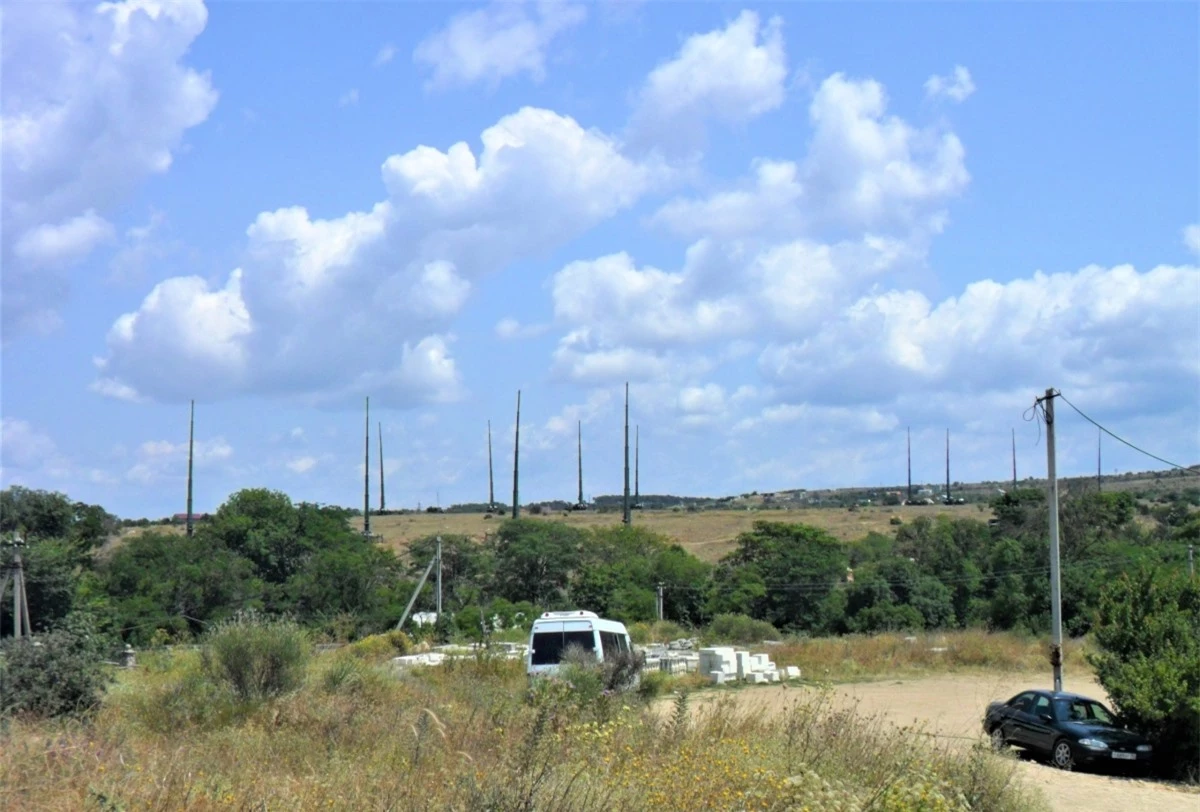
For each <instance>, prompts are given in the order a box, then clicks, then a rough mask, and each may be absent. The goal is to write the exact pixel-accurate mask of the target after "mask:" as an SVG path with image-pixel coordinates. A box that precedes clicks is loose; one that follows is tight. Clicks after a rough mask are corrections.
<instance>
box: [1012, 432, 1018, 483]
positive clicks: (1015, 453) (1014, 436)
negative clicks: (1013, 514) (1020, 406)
mask: <svg viewBox="0 0 1200 812" xmlns="http://www.w3.org/2000/svg"><path fill="white" fill-rule="evenodd" d="M1012 448H1013V490H1014V491H1015V490H1016V489H1017V430H1016V429H1013V430H1012Z"/></svg>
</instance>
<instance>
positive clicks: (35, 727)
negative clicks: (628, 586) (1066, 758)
mask: <svg viewBox="0 0 1200 812" xmlns="http://www.w3.org/2000/svg"><path fill="white" fill-rule="evenodd" d="M303 637H304V634H303V632H301V631H300V630H299V629H298V627H296V626H294V625H293V624H288V623H279V622H267V623H263V622H260V621H255V620H253V619H245V618H243V619H239V620H238V621H236V622H232V623H230V624H227V625H223V626H221V627H219V628H218V629H216V630H214V631H213V632H211V633H210V634H209V635H207V636H205V637H204V638H202V639H201V643H202V646H201V650H199V651H192V650H177V651H176V652H175V653H170V652H163V653H158V654H150V655H146V656H145V657H144V658H143V663H142V665H141V667H139V668H137V669H133V670H130V671H123V672H121V673H120V674H119V675H118V678H117V680H116V682H115V683H114V684H113V685H112V686H111V687H110V688H109V690H108V692H107V693H106V695H105V697H104V700H103V702H102V703H101V704H100V705H99V706H98V707H97V708H96V709H95V710H94V712H93V713H92V714H91V716H90V717H89V718H88V720H87V721H86V722H84V723H80V722H70V721H63V720H59V721H33V720H32V719H30V718H27V717H19V718H17V719H13V720H11V721H10V729H9V731H8V733H7V735H6V740H5V742H4V744H5V758H4V760H3V762H2V763H0V807H2V808H5V809H32V808H37V809H48V810H75V809H85V808H96V809H143V808H149V809H160V808H186V809H196V810H207V809H228V808H233V809H257V808H281V809H314V810H315V809H381V808H397V809H428V810H444V809H464V810H465V809H491V810H518V809H573V810H607V809H613V808H629V809H647V810H654V809H661V810H676V809H678V810H684V809H687V810H692V809H730V808H740V809H768V810H784V809H797V810H798V809H804V808H811V809H822V810H833V811H834V812H837V811H838V810H859V809H865V808H868V807H869V808H872V809H881V810H894V811H895V812H902V811H904V810H967V809H971V810H996V812H1007V811H1008V810H1012V812H1025V810H1037V809H1039V808H1042V801H1041V799H1040V797H1039V796H1038V795H1037V794H1036V793H1035V792H1034V791H1032V790H1029V789H1026V788H1024V787H1023V785H1021V784H1020V782H1019V781H1016V780H1014V771H1015V769H1016V766H1015V762H1013V761H1011V760H1006V759H997V758H994V757H992V756H990V755H988V754H986V753H985V752H984V751H983V750H982V749H981V750H977V751H962V750H961V749H953V748H945V747H940V746H938V745H937V744H935V743H933V741H932V740H930V739H924V738H919V737H913V736H911V735H909V734H908V732H906V731H902V730H900V729H897V728H895V727H892V726H890V725H887V724H884V723H882V722H881V721H880V720H878V719H874V718H870V717H863V716H859V715H857V714H856V713H855V712H854V711H852V710H844V709H835V708H834V707H833V706H832V705H831V703H829V702H827V701H826V698H825V696H824V695H823V694H822V693H820V692H812V693H806V695H805V696H804V697H802V698H799V699H798V700H797V701H796V702H795V703H794V704H792V705H791V706H790V707H788V708H787V709H786V711H785V712H783V713H780V714H778V715H775V716H772V717H764V716H763V715H761V714H748V713H745V712H741V711H738V710H736V709H735V708H734V707H733V705H732V704H731V703H724V704H722V703H720V702H718V703H717V704H716V705H715V706H714V707H712V708H711V709H705V710H704V711H700V712H692V711H691V709H690V708H689V702H690V699H689V696H688V694H687V693H686V692H685V693H680V694H677V695H675V696H674V698H673V705H672V706H671V707H670V708H669V710H668V712H666V713H663V712H659V711H656V710H655V709H654V707H653V706H652V705H651V704H650V703H649V702H648V701H647V698H648V697H644V696H643V695H642V694H638V693H614V692H612V691H611V690H609V684H608V683H607V682H606V679H605V675H604V674H602V673H599V672H598V671H597V670H595V669H590V668H589V667H587V666H585V665H582V664H576V665H573V666H571V667H570V668H568V669H566V670H565V672H564V673H563V674H562V675H561V676H560V677H558V678H555V679H544V680H539V681H537V682H536V683H535V684H534V685H533V687H532V688H531V687H530V684H529V683H528V681H527V679H526V677H525V675H524V670H523V666H522V664H521V663H520V662H514V661H508V660H500V659H491V658H488V657H478V658H466V659H463V660H457V661H452V663H451V664H449V665H446V666H442V667H437V668H428V669H422V670H417V671H413V672H410V673H408V674H406V675H403V676H401V677H397V675H396V674H394V673H392V672H390V671H389V670H388V668H387V666H386V665H380V664H377V663H376V662H373V661H372V659H371V658H369V657H362V656H357V655H356V654H355V653H353V652H351V651H348V650H342V651H339V652H336V653H330V654H324V655H317V656H313V655H310V654H309V652H308V649H307V647H306V645H305V641H304V640H303V639H302V638H303ZM360 648H361V647H360ZM359 654H361V651H360V652H359ZM381 654H382V651H381ZM281 662H282V663H286V664H287V667H285V668H282V669H279V668H275V667H274V665H273V664H278V663H281ZM295 666H302V670H301V671H300V672H297V671H295V668H294V667H295ZM247 675H253V676H252V677H251V678H249V679H248V678H247ZM609 676H612V675H609ZM297 677H298V678H299V679H298V681H297Z"/></svg>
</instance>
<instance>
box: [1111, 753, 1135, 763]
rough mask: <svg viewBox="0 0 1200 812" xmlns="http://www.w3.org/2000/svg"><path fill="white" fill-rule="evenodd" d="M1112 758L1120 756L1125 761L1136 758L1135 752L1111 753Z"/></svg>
mask: <svg viewBox="0 0 1200 812" xmlns="http://www.w3.org/2000/svg"><path fill="white" fill-rule="evenodd" d="M1113 758H1120V759H1124V760H1126V761H1133V760H1134V759H1136V758H1137V753H1113Z"/></svg>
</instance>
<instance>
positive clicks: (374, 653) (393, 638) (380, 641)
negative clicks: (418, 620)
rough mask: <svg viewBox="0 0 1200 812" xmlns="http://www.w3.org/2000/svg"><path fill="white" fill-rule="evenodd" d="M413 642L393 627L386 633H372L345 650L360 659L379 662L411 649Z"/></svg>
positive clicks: (406, 652)
mask: <svg viewBox="0 0 1200 812" xmlns="http://www.w3.org/2000/svg"><path fill="white" fill-rule="evenodd" d="M412 647H413V643H412V640H411V639H410V638H409V636H408V635H407V634H405V633H404V632H402V631H399V630H397V629H393V630H392V631H390V632H387V633H386V634H373V635H371V636H370V637H364V638H363V639H362V640H357V641H355V642H353V643H351V644H350V645H348V646H346V652H347V653H348V654H350V655H352V656H354V657H357V658H358V659H360V660H368V661H370V662H381V661H383V660H390V659H391V658H392V657H399V656H401V655H404V654H408V653H409V652H410V651H412Z"/></svg>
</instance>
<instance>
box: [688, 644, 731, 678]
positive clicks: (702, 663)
mask: <svg viewBox="0 0 1200 812" xmlns="http://www.w3.org/2000/svg"><path fill="white" fill-rule="evenodd" d="M733 655H734V651H733V649H732V648H730V647H728V646H713V647H712V648H702V649H700V652H699V654H698V655H697V656H696V667H697V669H698V670H699V671H700V673H701V674H708V673H710V672H712V671H723V672H725V673H726V674H731V675H732V674H736V673H737V664H736V660H735V659H734V656H733Z"/></svg>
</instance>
